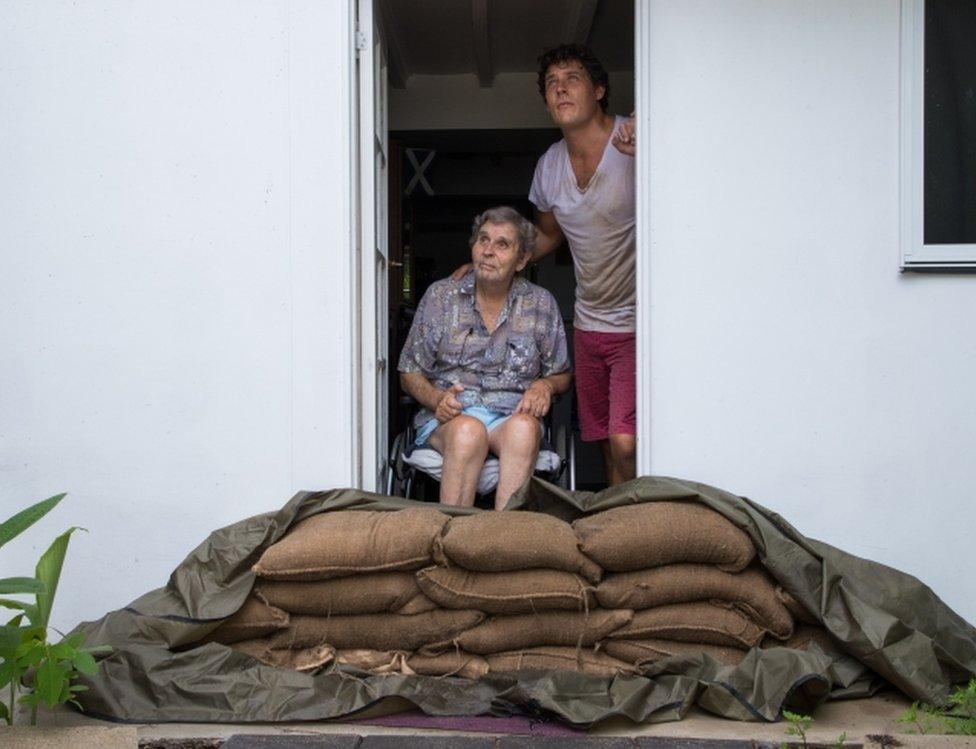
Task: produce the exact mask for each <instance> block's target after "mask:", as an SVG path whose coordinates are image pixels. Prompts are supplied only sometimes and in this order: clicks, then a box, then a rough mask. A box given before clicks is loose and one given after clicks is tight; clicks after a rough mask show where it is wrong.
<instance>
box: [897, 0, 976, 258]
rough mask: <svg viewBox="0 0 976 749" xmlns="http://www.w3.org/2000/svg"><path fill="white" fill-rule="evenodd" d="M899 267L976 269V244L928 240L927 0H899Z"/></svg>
mask: <svg viewBox="0 0 976 749" xmlns="http://www.w3.org/2000/svg"><path fill="white" fill-rule="evenodd" d="M900 139H901V159H900V161H901V164H900V172H901V175H900V178H901V269H902V270H903V271H913V270H927V269H937V268H947V269H957V270H965V269H968V270H976V244H925V235H924V229H925V195H924V189H925V0H901V138H900Z"/></svg>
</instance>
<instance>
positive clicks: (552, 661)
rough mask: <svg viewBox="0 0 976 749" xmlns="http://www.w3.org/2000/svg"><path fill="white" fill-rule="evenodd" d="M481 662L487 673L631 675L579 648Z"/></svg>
mask: <svg viewBox="0 0 976 749" xmlns="http://www.w3.org/2000/svg"><path fill="white" fill-rule="evenodd" d="M485 660H486V661H488V670H489V671H490V672H491V673H503V672H513V671H534V670H549V669H556V670H559V671H578V672H580V673H584V674H592V675H594V676H604V677H606V676H616V675H617V674H626V673H633V671H634V669H633V667H632V666H630V665H629V664H627V663H624V662H623V661H619V660H617V659H616V658H613V657H611V656H609V655H606V654H605V653H594V652H593V651H592V650H584V649H582V648H557V647H547V648H528V649H525V650H516V651H511V652H507V653H495V654H494V655H489V656H486V657H485Z"/></svg>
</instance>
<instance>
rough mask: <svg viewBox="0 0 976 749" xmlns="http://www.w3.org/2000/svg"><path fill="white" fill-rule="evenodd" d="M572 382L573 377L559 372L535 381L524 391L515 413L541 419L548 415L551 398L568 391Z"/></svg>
mask: <svg viewBox="0 0 976 749" xmlns="http://www.w3.org/2000/svg"><path fill="white" fill-rule="evenodd" d="M572 381H573V375H572V374H571V373H570V372H560V373H559V374H554V375H549V376H548V377H542V378H540V379H538V380H536V381H535V382H533V383H532V384H531V385H529V389H528V390H526V391H525V394H524V395H523V396H522V400H521V401H519V404H518V406H516V407H515V413H517V414H529V415H531V416H535V417H537V418H542V417H543V416H545V415H546V414H547V413H549V408H550V407H551V406H552V398H553V396H555V395H559V394H560V393H565V392H566V391H567V390H569V385H570V383H571V382H572Z"/></svg>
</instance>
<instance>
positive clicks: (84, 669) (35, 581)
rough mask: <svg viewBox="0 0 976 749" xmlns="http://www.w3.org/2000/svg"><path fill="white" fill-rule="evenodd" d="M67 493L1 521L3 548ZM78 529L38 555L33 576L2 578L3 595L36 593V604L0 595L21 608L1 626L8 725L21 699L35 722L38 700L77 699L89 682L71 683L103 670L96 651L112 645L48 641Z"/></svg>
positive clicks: (0, 711)
mask: <svg viewBox="0 0 976 749" xmlns="http://www.w3.org/2000/svg"><path fill="white" fill-rule="evenodd" d="M64 497H65V495H64V494H58V495H56V496H54V497H50V498H48V499H45V500H44V501H43V502H38V503H37V504H35V505H31V506H30V507H28V508H27V509H26V510H22V511H21V512H18V513H17V514H16V515H14V516H13V517H11V518H8V519H7V520H5V521H4V522H3V523H0V547H2V546H4V545H5V544H7V543H8V542H9V541H12V540H13V539H14V538H16V537H17V536H19V535H20V534H21V533H23V532H24V531H25V530H27V529H28V528H29V527H30V526H32V525H33V524H34V523H36V522H37V521H38V520H40V519H41V518H42V517H44V516H45V515H46V514H47V513H48V512H50V511H51V510H52V509H54V507H55V506H56V505H57V504H58V503H59V502H60V501H61V500H62V499H64ZM76 530H84V529H79V528H77V527H71V528H69V529H68V530H66V531H65V532H64V533H62V534H61V535H60V536H58V537H57V538H56V539H54V541H53V543H52V544H51V545H50V547H48V549H47V551H45V552H44V553H43V554H42V555H41V558H40V559H39V560H38V562H37V566H36V567H35V569H34V577H8V578H4V579H0V596H8V595H14V596H23V595H27V596H33V597H34V601H33V603H31V602H29V601H23V600H18V599H14V598H0V607H3V608H7V609H12V610H14V611H17V612H19V613H17V614H16V615H15V616H14V617H13V618H12V619H11V620H10V621H8V622H7V623H6V624H4V625H0V690H3V689H4V688H5V687H8V686H9V690H10V691H9V702H8V703H6V704H5V703H4V702H3V700H2V699H0V719H3V720H5V721H6V722H7V724H8V725H10V724H13V721H14V711H15V708H16V705H17V702H18V701H19V702H21V703H23V704H24V705H26V706H27V707H29V708H30V711H31V714H30V715H31V717H30V722H31V725H35V724H36V723H37V708H38V706H39V705H41V704H44V705H46V706H47V707H56V706H57V705H60V704H63V703H65V702H74V696H75V695H76V694H77V693H78V692H81V691H83V690H84V689H86V687H85V686H83V685H81V684H72V681H74V680H75V679H77V678H78V676H79V675H80V674H93V673H95V671H97V670H98V665H97V664H96V663H95V658H94V656H95V654H97V653H104V652H108V651H109V650H111V648H108V647H106V646H102V647H94V648H85V647H84V640H85V636H84V635H83V634H75V635H72V636H71V637H65V636H64V635H62V636H61V640H60V641H59V642H57V643H54V644H52V643H50V642H49V641H48V629H49V627H48V621H49V620H50V618H51V608H52V606H53V605H54V594H55V593H56V592H57V589H58V581H59V580H60V579H61V568H62V567H63V566H64V556H65V554H66V553H67V551H68V541H69V540H70V539H71V534H72V533H74V532H75V531H76ZM50 629H53V628H50ZM55 631H56V630H55ZM59 634H61V633H59ZM31 670H33V681H32V683H31V684H30V685H25V677H27V676H28V675H29V673H30V672H31ZM22 689H23V690H24V691H25V693H24V694H23V695H21V696H20V698H19V700H18V692H19V691H20V690H22ZM75 704H77V703H75Z"/></svg>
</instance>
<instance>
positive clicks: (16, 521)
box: [0, 494, 65, 546]
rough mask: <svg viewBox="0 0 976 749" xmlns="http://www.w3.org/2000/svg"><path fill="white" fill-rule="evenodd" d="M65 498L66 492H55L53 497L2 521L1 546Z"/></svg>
mask: <svg viewBox="0 0 976 749" xmlns="http://www.w3.org/2000/svg"><path fill="white" fill-rule="evenodd" d="M64 498H65V494H55V495H54V496H53V497H48V498H47V499H45V500H43V501H42V502H38V503H37V504H36V505H31V506H30V507H28V508H27V509H26V510H21V511H20V512H18V513H17V514H16V515H14V516H13V517H10V518H7V519H6V520H5V521H3V522H2V523H0V546H3V545H4V544H6V543H7V542H9V541H11V540H13V539H14V538H16V537H17V536H19V535H20V534H21V533H23V532H24V531H26V530H27V529H28V528H30V527H31V526H32V525H34V523H36V522H37V521H38V520H40V519H41V518H42V517H44V516H45V515H47V514H48V513H49V512H50V511H51V510H53V509H54V507H55V506H56V505H57V504H58V502H60V501H61V500H62V499H64Z"/></svg>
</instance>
